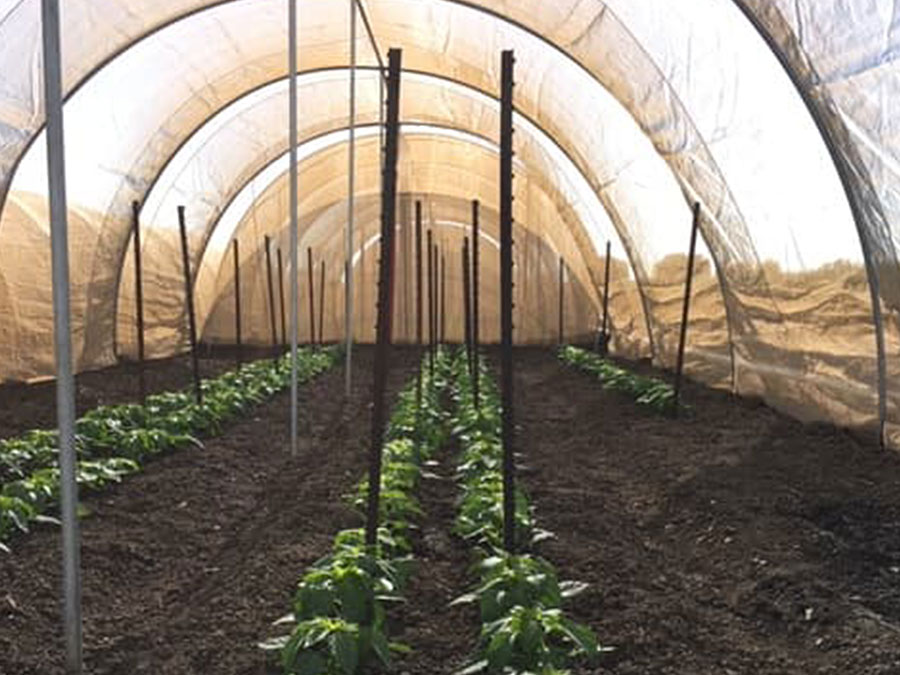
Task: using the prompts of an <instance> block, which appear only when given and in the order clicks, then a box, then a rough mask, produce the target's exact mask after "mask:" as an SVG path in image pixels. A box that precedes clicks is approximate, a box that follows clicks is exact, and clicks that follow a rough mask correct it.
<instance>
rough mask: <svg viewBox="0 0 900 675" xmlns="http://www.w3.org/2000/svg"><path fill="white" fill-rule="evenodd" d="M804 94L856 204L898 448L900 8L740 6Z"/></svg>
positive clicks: (748, 1) (754, 1)
mask: <svg viewBox="0 0 900 675" xmlns="http://www.w3.org/2000/svg"><path fill="white" fill-rule="evenodd" d="M738 4H739V5H741V6H742V7H743V8H744V9H745V11H746V12H747V13H748V15H749V16H751V17H752V18H753V20H754V21H755V22H756V23H757V25H758V26H759V28H760V30H761V31H762V32H763V34H765V35H767V36H768V39H769V40H770V41H771V43H772V46H773V48H774V49H775V50H777V52H778V53H779V55H780V57H781V58H782V60H783V62H784V64H785V67H786V68H788V69H789V71H790V72H791V73H792V75H793V77H794V80H795V82H796V83H797V86H798V87H800V88H801V90H802V91H804V92H805V93H806V95H807V100H808V103H809V105H810V106H811V107H812V108H813V109H814V111H815V113H816V114H817V116H818V120H819V123H820V125H821V126H822V131H823V133H824V134H826V135H827V137H828V138H829V139H830V143H831V148H832V151H833V153H834V157H835V161H836V162H837V164H838V167H839V168H840V170H841V171H842V174H843V177H844V181H845V185H846V188H847V190H848V191H849V194H850V198H851V200H852V201H853V205H854V209H855V213H856V219H857V225H858V229H859V235H860V237H861V239H862V241H863V242H864V244H865V246H866V248H867V250H868V257H869V270H868V272H869V275H870V278H873V279H874V280H875V285H874V287H875V288H876V289H877V292H878V296H879V298H880V304H881V310H882V314H883V323H884V335H885V341H886V348H885V353H886V360H887V372H886V386H887V391H888V400H887V405H888V429H887V433H888V437H889V443H890V444H891V445H892V446H894V447H900V388H898V387H897V384H896V383H897V382H898V377H900V359H897V357H896V355H897V354H898V353H900V331H898V324H900V267H898V256H897V246H898V240H900V230H898V223H900V197H898V195H900V163H898V159H900V133H898V123H897V119H898V115H897V110H896V107H897V100H898V82H900V64H898V59H897V54H898V47H900V37H898V32H897V21H898V10H897V6H896V3H889V2H871V1H868V0H867V1H865V2H863V1H859V0H851V1H848V2H841V3H833V2H830V3H819V2H808V1H806V0H800V1H799V2H784V1H782V0H776V1H775V2H759V1H758V0H741V1H740V2H739V3H738Z"/></svg>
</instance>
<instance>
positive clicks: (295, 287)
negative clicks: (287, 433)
mask: <svg viewBox="0 0 900 675" xmlns="http://www.w3.org/2000/svg"><path fill="white" fill-rule="evenodd" d="M288 74H289V76H290V86H289V91H288V99H289V103H288V105H289V106H290V111H289V113H288V118H289V119H288V126H289V127H290V128H289V130H288V135H289V139H290V180H291V185H290V202H291V203H290V210H291V226H290V230H291V455H292V456H294V457H296V456H297V452H298V449H299V442H300V436H299V430H300V428H299V424H298V413H299V410H298V406H299V401H298V400H297V397H298V395H299V392H298V389H299V387H298V370H297V343H298V342H299V324H300V316H299V315H300V260H299V257H300V256H299V251H298V249H299V247H300V235H299V204H300V197H299V185H298V182H299V180H300V176H299V171H298V168H297V0H288Z"/></svg>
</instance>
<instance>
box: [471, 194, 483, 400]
mask: <svg viewBox="0 0 900 675" xmlns="http://www.w3.org/2000/svg"><path fill="white" fill-rule="evenodd" d="M480 207H481V205H480V203H479V201H478V200H477V199H475V200H473V201H472V369H473V371H474V373H475V377H474V379H473V380H472V400H473V402H474V403H475V408H476V409H478V408H479V407H480V406H479V399H480V397H481V393H480V391H481V375H480V372H481V371H480V367H481V366H480V365H479V363H478V359H479V354H478V349H479V344H480V341H481V333H480V323H479V321H480V320H479V306H480V303H481V299H480V298H479V285H478V277H479V270H478V265H479V239H480V237H481V232H480V229H481V224H480V222H479V219H480V218H479V211H480Z"/></svg>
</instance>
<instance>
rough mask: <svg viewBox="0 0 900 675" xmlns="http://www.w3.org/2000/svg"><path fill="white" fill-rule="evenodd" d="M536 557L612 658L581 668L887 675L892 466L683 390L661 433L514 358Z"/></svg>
mask: <svg viewBox="0 0 900 675" xmlns="http://www.w3.org/2000/svg"><path fill="white" fill-rule="evenodd" d="M516 356H517V362H516V363H517V367H518V368H519V370H518V371H517V377H516V387H517V396H516V400H517V412H518V414H519V419H518V423H519V427H520V433H519V447H520V449H521V451H522V452H523V453H524V455H525V457H526V460H525V461H526V462H527V464H528V470H527V471H526V472H525V473H524V475H523V480H524V482H525V484H526V486H527V488H528V490H529V491H530V493H531V495H532V497H533V500H534V502H535V504H536V506H537V513H538V517H539V520H540V522H541V523H542V524H543V525H544V526H545V527H547V528H548V529H550V530H552V531H554V532H556V533H557V539H556V540H553V541H551V542H548V543H547V544H545V545H544V546H543V548H542V552H543V554H544V555H546V556H547V557H548V558H549V559H551V560H552V561H553V562H554V563H555V564H556V565H557V568H558V569H559V570H560V573H561V574H562V575H564V576H565V577H569V578H575V579H579V580H583V581H588V582H590V583H591V584H592V588H591V590H590V591H589V592H588V593H586V594H584V595H583V596H581V597H579V598H578V599H577V600H575V601H573V603H572V607H571V611H572V616H573V618H575V619H577V620H579V621H582V622H585V623H588V624H589V625H591V626H592V627H593V628H594V629H595V630H596V631H597V633H598V634H599V636H600V638H601V640H602V641H603V642H604V643H605V644H607V645H609V646H613V647H615V648H616V651H615V652H613V653H612V654H611V655H609V656H608V657H606V658H605V659H604V660H603V661H602V665H601V666H598V667H596V668H594V669H586V670H584V671H582V672H593V673H616V674H617V675H619V674H621V675H625V674H629V675H631V674H634V675H637V674H641V675H653V674H663V673H665V674H673V675H674V674H676V673H677V674H679V675H683V674H687V673H690V674H694V673H696V674H707V673H722V674H723V675H728V674H741V675H743V674H745V673H746V674H748V675H750V674H752V675H775V674H778V675H801V674H802V675H813V674H823V675H824V674H825V673H828V674H835V675H837V674H841V675H879V674H885V675H886V674H888V673H890V674H892V675H896V674H897V673H900V491H898V489H897V485H898V483H900V459H898V457H897V455H895V454H892V453H880V452H879V451H878V450H877V449H875V448H872V447H863V446H861V445H859V443H858V442H857V441H856V440H855V439H854V438H852V437H851V436H850V435H849V434H847V433H844V432H841V431H837V430H835V429H833V428H827V427H824V426H804V425H802V424H800V423H799V422H796V421H794V420H791V419H788V418H786V417H784V416H782V415H779V414H778V413H776V412H774V411H772V410H770V409H768V408H766V407H764V406H762V405H759V404H756V403H753V402H749V401H742V400H735V399H733V398H732V397H730V396H729V395H728V394H725V393H721V392H716V391H712V390H709V389H706V388H704V387H702V386H698V385H688V387H687V391H686V399H687V401H688V402H689V403H690V404H691V405H692V406H693V412H692V413H691V414H690V415H687V416H684V417H682V418H681V419H678V420H672V419H668V418H665V417H660V416H658V415H656V414H654V413H652V412H651V411H648V410H646V409H641V408H639V407H638V406H636V405H635V404H634V403H633V402H632V401H631V400H630V399H628V398H626V397H624V396H622V395H619V394H614V393H609V392H605V391H604V390H603V389H602V388H601V387H600V384H599V383H598V382H597V381H596V380H595V379H592V378H590V377H589V376H587V375H584V374H582V373H579V372H577V371H574V370H568V369H565V368H563V367H561V366H560V365H559V364H558V363H557V361H556V360H555V359H554V358H553V356H552V355H551V354H550V353H548V352H544V351H531V350H521V351H519V352H517V355H516Z"/></svg>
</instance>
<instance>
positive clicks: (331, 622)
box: [260, 369, 446, 675]
mask: <svg viewBox="0 0 900 675" xmlns="http://www.w3.org/2000/svg"><path fill="white" fill-rule="evenodd" d="M423 370H424V369H423ZM422 377H423V379H424V381H423V386H422V402H421V406H420V405H417V385H416V383H415V382H414V383H412V384H411V385H409V386H408V387H407V388H406V389H404V391H403V392H402V393H401V394H400V397H399V403H398V404H397V406H396V407H395V409H394V412H393V414H392V417H391V420H390V422H389V425H388V430H387V435H386V443H385V446H384V450H383V455H382V457H383V465H382V476H381V497H380V501H379V510H380V518H379V523H380V527H379V529H378V538H377V545H376V546H375V547H374V548H370V547H367V546H366V545H365V531H364V530H363V529H353V530H345V531H343V532H340V533H338V535H337V536H336V537H335V540H334V545H333V548H332V552H331V554H330V555H328V556H327V557H325V558H323V559H322V560H320V561H318V562H316V563H315V564H314V565H313V566H312V567H311V568H310V569H309V570H308V571H307V573H306V574H305V575H304V576H303V578H302V579H301V580H300V582H299V584H298V586H297V590H296V592H295V595H294V601H293V609H292V611H291V613H290V614H288V615H287V616H285V617H284V618H282V619H280V620H278V621H277V622H276V625H286V626H291V631H290V633H289V634H286V635H283V636H280V637H278V638H275V639H273V640H269V641H267V642H265V643H263V644H262V645H260V646H261V647H262V648H263V649H266V650H269V651H274V652H276V653H278V654H279V655H280V664H281V668H282V669H283V671H284V672H285V673H286V674H302V675H313V674H315V675H320V674H321V675H354V674H355V673H360V672H364V671H365V670H366V669H367V668H368V667H369V666H370V665H373V664H378V663H380V664H381V665H383V666H385V667H387V666H389V665H390V661H391V652H392V651H396V650H405V649H406V648H405V647H404V646H402V645H398V644H392V643H390V642H389V641H388V637H387V635H386V627H385V608H386V605H387V604H388V603H394V602H399V601H401V599H402V595H401V594H402V591H403V588H404V586H405V584H406V581H407V579H408V578H409V575H410V573H411V567H412V553H411V552H412V545H411V542H410V530H411V528H412V527H413V523H414V522H415V520H416V519H417V518H418V517H419V516H421V515H422V511H421V508H420V506H419V503H418V501H417V500H416V498H415V496H414V493H415V491H416V488H417V486H418V483H419V480H420V478H421V475H422V472H421V466H422V464H423V462H425V461H427V460H428V458H429V457H430V456H431V455H432V453H433V452H434V451H435V450H437V449H438V448H440V447H441V446H442V445H443V444H444V442H445V436H446V434H445V428H446V424H445V422H444V419H443V416H442V412H441V409H440V406H439V404H438V399H437V393H436V392H437V388H435V387H434V386H432V383H431V382H429V380H428V374H427V372H425V373H423V375H422ZM368 492H369V484H368V480H367V479H364V480H362V481H361V482H360V483H358V484H357V486H356V489H355V490H354V491H353V492H352V493H351V494H350V495H348V496H347V499H348V501H349V503H350V504H351V505H353V506H354V507H355V508H356V509H357V510H358V511H359V512H360V514H365V511H366V504H367V499H368Z"/></svg>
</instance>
